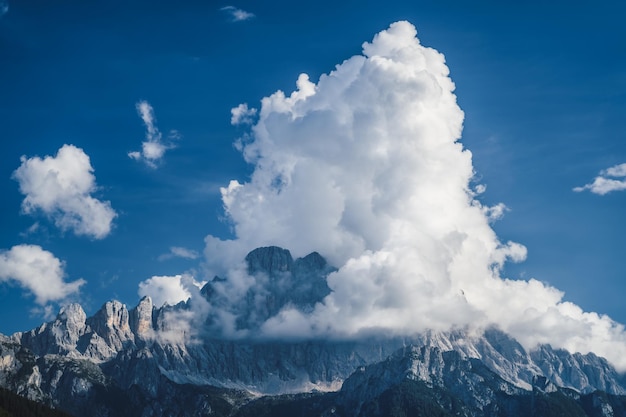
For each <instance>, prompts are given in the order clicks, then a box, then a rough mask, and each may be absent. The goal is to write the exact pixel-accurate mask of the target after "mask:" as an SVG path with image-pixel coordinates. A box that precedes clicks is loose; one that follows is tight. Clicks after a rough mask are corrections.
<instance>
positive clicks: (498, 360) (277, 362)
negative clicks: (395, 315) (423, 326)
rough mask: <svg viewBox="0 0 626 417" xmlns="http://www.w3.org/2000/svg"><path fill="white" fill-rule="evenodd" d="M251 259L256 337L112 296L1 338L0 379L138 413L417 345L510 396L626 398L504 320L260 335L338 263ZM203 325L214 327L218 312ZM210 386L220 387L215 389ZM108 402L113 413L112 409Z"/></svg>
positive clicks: (327, 381) (313, 296) (597, 371)
mask: <svg viewBox="0 0 626 417" xmlns="http://www.w3.org/2000/svg"><path fill="white" fill-rule="evenodd" d="M246 262H247V264H248V273H249V274H250V275H251V276H252V277H254V278H255V279H256V280H259V281H263V282H264V284H267V283H269V285H270V288H272V289H273V290H274V291H273V292H272V293H271V294H269V293H266V292H263V290H262V288H261V287H255V286H251V287H250V288H249V289H248V293H247V294H246V295H245V301H246V303H245V305H243V306H241V308H240V310H238V313H239V314H240V317H244V319H243V320H241V322H240V323H239V325H240V327H241V328H242V329H246V330H249V331H250V333H249V334H251V335H252V336H251V337H250V338H247V339H245V338H239V339H228V338H224V337H222V335H220V334H211V333H210V331H201V332H198V334H197V335H195V336H194V337H193V338H189V337H181V330H180V329H178V328H176V323H177V322H176V321H173V320H174V319H173V317H174V318H175V319H176V320H178V319H180V317H188V316H189V315H190V314H191V313H193V308H194V306H193V305H192V303H193V300H188V301H187V302H182V303H179V304H177V305H175V306H170V305H164V306H162V307H156V306H154V305H153V303H152V300H151V299H150V298H149V297H144V298H142V299H141V300H140V301H139V303H138V304H137V305H136V306H135V307H133V308H131V309H128V308H127V307H126V305H124V304H123V303H121V302H119V301H115V300H113V301H108V302H106V303H105V304H104V305H103V306H102V307H101V308H100V309H99V310H98V311H97V312H96V313H95V314H94V315H92V316H91V317H87V315H86V313H85V311H84V310H83V308H82V307H81V306H80V305H79V304H70V305H67V306H65V307H63V308H62V309H61V311H60V312H59V314H58V315H57V317H56V318H55V319H54V320H52V321H50V322H47V323H43V324H42V325H40V326H38V327H37V328H35V329H32V330H30V331H26V332H17V333H15V334H13V335H11V336H10V337H7V336H1V337H0V358H1V359H2V360H1V361H0V385H2V386H3V387H6V388H8V389H10V390H12V391H13V392H17V393H19V394H21V395H24V396H26V397H28V398H31V399H34V400H38V401H43V402H45V403H46V404H49V405H52V406H63V407H65V409H66V410H68V411H70V412H78V411H80V410H83V408H84V407H85V405H84V404H83V403H80V402H79V405H78V406H77V407H78V408H77V409H72V408H71V406H69V405H68V401H70V400H69V399H70V398H72V397H75V396H78V398H83V399H91V400H93V401H101V402H103V404H104V403H105V402H106V401H105V400H104V399H106V398H108V396H109V395H112V394H110V393H111V392H118V391H128V392H131V391H132V392H136V395H138V397H137V398H140V399H142V400H141V401H139V400H138V401H139V403H137V404H134V405H133V406H132V407H130V408H129V409H132V410H135V408H133V407H136V409H137V410H139V409H143V408H142V407H144V408H145V407H148V405H146V404H148V403H150V404H151V405H150V407H152V406H154V407H157V405H158V407H161V408H163V407H165V408H167V407H168V405H167V404H165V403H161V402H160V400H158V398H160V397H163V398H170V399H171V398H173V397H172V396H173V395H182V396H184V395H191V397H189V398H190V401H192V400H191V398H192V397H193V401H196V402H198V404H200V403H202V401H203V400H202V398H203V397H202V396H203V395H208V396H209V397H210V398H211V401H214V402H215V404H221V405H220V407H222V406H224V407H226V406H225V405H224V404H225V403H224V401H225V402H226V403H229V400H227V398H230V397H229V396H232V395H235V397H237V398H239V400H237V401H240V402H241V401H243V402H245V401H249V400H250V399H251V398H254V397H255V396H258V395H278V394H289V393H292V394H293V393H302V392H311V391H318V392H326V391H339V390H340V388H341V390H344V388H343V387H350V386H351V384H353V382H350V381H354V380H355V378H358V375H359V372H361V371H360V370H361V369H365V368H366V367H368V366H374V364H380V363H385V361H390V360H392V359H393V358H397V357H398V355H403V354H405V353H407V352H409V354H412V353H416V352H418V351H419V352H422V353H421V356H419V355H418V357H419V358H420V361H421V362H420V361H417V362H416V361H414V362H413V363H414V364H417V363H418V362H420V363H426V362H429V360H430V359H429V360H426V356H424V355H425V354H426V352H430V353H432V354H433V355H434V356H433V357H441V358H443V357H444V356H445V357H446V358H448V359H449V360H452V361H453V362H454V361H456V362H454V363H456V364H457V365H455V366H457V368H455V369H458V366H461V364H462V363H463V364H466V363H472V361H474V363H476V364H478V363H479V364H480V366H481V367H484V369H485V370H488V371H489V372H491V373H493V374H494V375H496V376H497V377H498V378H500V379H501V380H502V381H504V382H503V383H502V384H503V385H502V384H501V387H505V388H506V389H504V388H502V389H500V391H502V392H505V393H506V392H515V393H518V392H522V391H523V392H532V391H533V390H535V389H537V387H538V386H541V387H543V388H542V389H543V391H546V390H548V391H549V390H550V389H551V388H550V387H559V389H569V390H573V392H576V393H578V394H577V395H579V396H580V395H587V394H591V393H593V392H595V391H598V390H599V391H603V392H606V393H607V394H609V395H625V394H626V386H625V384H624V378H623V375H620V374H619V373H618V372H617V371H616V370H615V368H614V367H612V366H611V364H610V363H608V362H607V361H606V360H605V359H603V358H600V357H598V356H596V355H594V354H592V353H589V354H585V355H583V354H579V353H575V354H571V353H569V352H567V351H564V350H559V349H553V348H552V347H550V346H549V345H541V346H539V347H537V349H534V350H530V351H528V350H526V349H525V348H524V347H523V346H522V345H521V344H520V343H519V342H517V341H516V340H515V339H514V338H512V337H511V336H509V335H507V334H506V333H504V332H502V331H500V330H498V329H497V328H488V329H485V330H483V331H481V332H469V331H467V330H464V329H454V330H450V331H447V332H436V331H426V332H423V333H421V334H415V335H411V336H407V337H383V336H379V337H376V336H370V337H368V338H362V339H350V340H348V339H346V340H330V339H326V340H320V339H308V340H288V341H284V340H279V339H255V338H254V332H253V330H254V326H256V325H258V323H259V320H263V319H266V318H269V317H270V316H271V315H272V314H277V313H278V312H279V311H280V310H281V309H282V308H284V307H285V306H296V307H297V308H299V309H301V310H302V311H307V309H310V308H312V306H313V305H314V304H315V303H316V302H319V301H320V300H322V299H323V298H324V296H325V295H326V294H328V292H329V291H330V289H329V288H328V285H327V284H326V280H325V278H326V276H328V274H329V273H332V272H333V271H334V268H332V266H330V265H328V264H327V263H326V261H325V260H324V259H323V257H321V256H320V255H319V254H317V253H312V254H310V255H307V256H305V257H304V258H298V259H296V260H293V258H292V257H291V254H290V253H289V251H287V250H285V249H282V248H277V247H266V248H258V249H255V250H254V251H252V252H250V254H248V256H247V257H246ZM223 282H225V280H224V279H222V278H216V279H214V280H213V281H210V282H209V283H207V284H206V285H205V286H204V288H202V289H201V290H200V294H201V295H202V297H203V302H205V303H209V304H210V303H211V302H212V300H214V297H217V296H218V294H219V291H220V288H218V286H219V285H222V284H221V283H223ZM217 301H219V300H217ZM204 325H205V326H207V328H208V329H211V327H210V326H211V316H210V315H209V316H207V318H206V321H205V323H204ZM183 333H184V332H183ZM182 336H185V335H184V334H183V335H182ZM416 349H417V350H416ZM420 349H422V350H420ZM430 353H429V355H430ZM394 355H395V356H394ZM428 357H429V358H430V356H428ZM451 358H452V359H451ZM441 360H443V359H441ZM440 362H441V361H440ZM443 362H445V360H444V361H443ZM443 362H441V363H443ZM388 363H391V362H388ZM429 363H430V362H429ZM381 366H382V365H381ZM416 366H417V365H416ZM463 366H466V365H463ZM477 366H478V365H477ZM415 369H416V370H415V372H414V375H415V376H416V377H415V378H413V379H414V380H416V381H417V380H419V381H421V382H422V383H426V384H427V387H428V384H429V383H430V384H431V385H430V388H433V389H435V388H437V387H438V388H437V389H444V388H445V389H449V388H448V387H444V386H443V385H441V384H439V385H436V384H435V385H433V384H432V383H433V380H431V379H429V378H431V376H430V374H429V373H428V372H422V371H419V370H420V369H422V370H423V369H426V368H420V367H419V366H417V367H416V368H415ZM481 369H482V368H481ZM418 371H419V372H418ZM485 372H487V371H485ZM351 378H352V379H351ZM442 378H443V377H442ZM409 379H411V378H409ZM429 381H430V382H429ZM537 381H542V382H541V384H538V382H537ZM387 385H389V384H387ZM380 386H381V387H383V386H385V384H382V383H381V384H380ZM181 387H186V388H181ZM206 387H214V388H211V389H215V390H218V391H211V392H210V393H209V394H207V393H205V391H206V390H207V389H208V388H206ZM430 388H429V389H430ZM345 389H348V388H345ZM185 390H186V391H185ZM219 390H222V391H219ZM224 390H225V391H224ZM517 390H521V391H517ZM183 391H184V392H183ZM500 391H498V392H500ZM187 392H191V393H194V392H195V394H193V395H192V394H186V393H187ZM494 392H495V391H494ZM164 393H167V395H166V394H164ZM233 393H237V394H233ZM194 395H195V396H194ZM376 395H382V391H380V390H379V391H378V392H376V393H372V392H369V393H368V396H369V397H372V398H373V397H376ZM455 395H458V393H457V394H455ZM494 395H495V394H494ZM515 395H517V394H515ZM520 395H521V394H520ZM124 398H126V397H124ZM85 401H86V400H85ZM128 401H131V402H132V401H134V400H131V399H128ZM142 401H144V402H145V403H146V404H144V403H143V402H142ZM155 401H156V402H155ZM237 401H234V403H237ZM81 404H82V405H81ZM159 404H160V405H159ZM207 404H208V403H207ZM215 404H213V408H214V406H215ZM205 405H206V404H205ZM209 405H210V404H209ZM209 405H207V407H209ZM361 405H363V404H361ZM80 407H83V408H80ZM102 407H103V408H102V410H103V411H102V412H103V413H106V406H105V405H102ZM154 407H153V408H151V410H152V411H151V412H152V413H153V414H146V415H155V416H157V415H161V414H159V413H160V411H158V407H157V408H154ZM177 407H184V404H180V405H179V406H177ZM165 408H163V409H165ZM209 408H211V407H209ZM205 409H206V407H205ZM179 411H181V410H179ZM181 412H182V411H181ZM103 415H104V414H103ZM180 415H183V414H180Z"/></svg>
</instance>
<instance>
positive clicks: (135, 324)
mask: <svg viewBox="0 0 626 417" xmlns="http://www.w3.org/2000/svg"><path fill="white" fill-rule="evenodd" d="M153 310H154V305H153V304H152V299H151V298H150V297H143V298H142V299H141V300H140V301H139V304H137V307H135V308H133V309H132V310H131V311H130V317H129V325H130V330H131V331H132V332H133V333H134V334H135V336H136V337H138V338H140V339H145V338H148V337H150V336H151V334H152V331H153V320H152V311H153Z"/></svg>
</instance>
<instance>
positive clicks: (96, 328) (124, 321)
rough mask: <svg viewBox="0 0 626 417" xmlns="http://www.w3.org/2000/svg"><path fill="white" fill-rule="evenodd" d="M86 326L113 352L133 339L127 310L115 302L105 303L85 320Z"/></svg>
mask: <svg viewBox="0 0 626 417" xmlns="http://www.w3.org/2000/svg"><path fill="white" fill-rule="evenodd" d="M87 324H89V326H90V327H91V330H92V331H93V332H94V333H95V334H97V335H98V336H100V337H101V338H102V339H104V341H105V342H106V344H107V345H108V347H110V348H111V349H112V350H113V351H115V352H117V351H119V350H121V349H122V348H123V347H124V346H125V345H127V344H129V343H132V342H133V341H134V339H135V337H134V334H133V332H132V331H131V328H130V324H129V314H128V309H127V308H126V306H125V305H124V304H122V303H121V302H119V301H117V300H114V301H108V302H106V303H105V304H104V305H103V306H102V308H100V310H98V312H97V313H96V314H94V315H93V317H91V318H89V319H88V320H87Z"/></svg>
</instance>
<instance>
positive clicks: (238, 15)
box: [220, 6, 255, 22]
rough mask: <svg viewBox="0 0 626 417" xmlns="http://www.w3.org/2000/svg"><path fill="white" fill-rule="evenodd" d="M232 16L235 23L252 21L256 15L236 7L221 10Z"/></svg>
mask: <svg viewBox="0 0 626 417" xmlns="http://www.w3.org/2000/svg"><path fill="white" fill-rule="evenodd" d="M220 10H221V11H223V12H226V13H228V14H229V15H230V17H231V18H232V21H233V22H243V21H244V20H250V19H252V18H253V17H255V16H254V13H250V12H247V11H245V10H242V9H238V8H237V7H235V6H224V7H222V8H221V9H220Z"/></svg>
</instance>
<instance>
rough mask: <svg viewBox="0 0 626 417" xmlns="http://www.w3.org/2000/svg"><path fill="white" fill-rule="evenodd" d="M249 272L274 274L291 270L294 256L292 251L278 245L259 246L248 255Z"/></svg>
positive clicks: (251, 273)
mask: <svg viewBox="0 0 626 417" xmlns="http://www.w3.org/2000/svg"><path fill="white" fill-rule="evenodd" d="M246 263H247V264H248V274H250V275H254V274H256V273H259V272H265V273H267V274H268V275H270V276H272V275H274V274H276V273H279V272H288V271H291V268H292V266H293V258H292V257H291V252H289V251H288V250H287V249H283V248H279V247H278V246H267V247H262V248H257V249H254V250H253V251H251V252H250V253H248V255H247V256H246Z"/></svg>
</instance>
